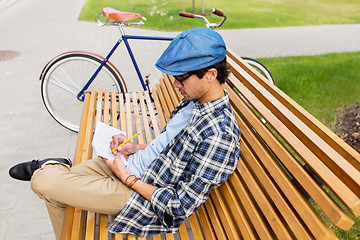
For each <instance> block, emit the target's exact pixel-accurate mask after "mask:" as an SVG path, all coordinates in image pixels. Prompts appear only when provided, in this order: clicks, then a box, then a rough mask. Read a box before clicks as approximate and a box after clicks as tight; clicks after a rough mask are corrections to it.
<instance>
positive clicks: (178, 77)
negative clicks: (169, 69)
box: [174, 73, 193, 85]
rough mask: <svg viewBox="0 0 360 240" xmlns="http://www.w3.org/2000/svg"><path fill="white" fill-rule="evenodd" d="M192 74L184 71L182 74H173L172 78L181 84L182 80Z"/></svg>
mask: <svg viewBox="0 0 360 240" xmlns="http://www.w3.org/2000/svg"><path fill="white" fill-rule="evenodd" d="M192 75H193V74H192V73H185V74H183V75H178V76H174V78H175V79H176V81H178V82H179V83H181V84H182V85H184V84H183V82H184V81H185V80H186V79H188V78H189V77H191V76H192Z"/></svg>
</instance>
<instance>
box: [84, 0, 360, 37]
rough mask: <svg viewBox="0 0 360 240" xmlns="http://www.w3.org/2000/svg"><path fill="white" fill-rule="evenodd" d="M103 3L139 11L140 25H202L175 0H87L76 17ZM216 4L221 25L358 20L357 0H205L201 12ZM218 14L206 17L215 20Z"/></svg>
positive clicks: (89, 15)
mask: <svg viewBox="0 0 360 240" xmlns="http://www.w3.org/2000/svg"><path fill="white" fill-rule="evenodd" d="M184 2H185V10H186V11H188V12H191V11H192V1H184ZM195 2H196V9H195V11H196V12H198V13H200V12H201V1H195ZM103 7H113V8H115V9H118V10H121V11H129V12H137V13H141V14H143V15H144V16H145V17H146V18H147V19H148V22H147V23H146V25H144V26H142V27H144V28H149V29H156V30H162V31H181V30H185V29H188V28H192V27H199V26H204V24H203V22H202V21H201V20H199V19H187V18H182V17H179V16H178V13H179V12H181V11H182V6H181V1H179V0H147V1H144V0H132V1H114V0H104V1H98V0H87V1H86V3H85V4H84V6H83V9H82V11H81V14H80V17H79V19H80V20H84V21H94V18H95V16H96V15H98V14H99V13H100V12H101V10H102V8H103ZM213 7H215V8H218V9H220V10H222V11H223V12H224V13H226V15H227V16H228V19H227V20H226V22H225V24H224V25H223V27H222V28H223V29H224V28H229V29H231V28H259V27H284V26H303V25H323V24H354V23H360V1H359V0H251V1H249V0H227V1H218V0H216V1H215V0H206V1H205V13H210V9H211V8H213ZM219 20H220V18H219V17H216V16H215V17H210V21H213V22H218V21H219Z"/></svg>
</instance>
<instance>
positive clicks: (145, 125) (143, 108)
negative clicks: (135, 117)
mask: <svg viewBox="0 0 360 240" xmlns="http://www.w3.org/2000/svg"><path fill="white" fill-rule="evenodd" d="M139 105H140V109H141V119H142V122H143V125H142V126H143V128H144V130H142V132H145V140H146V142H151V140H152V137H151V131H150V127H149V117H148V115H147V109H146V105H145V98H144V93H142V92H140V93H139Z"/></svg>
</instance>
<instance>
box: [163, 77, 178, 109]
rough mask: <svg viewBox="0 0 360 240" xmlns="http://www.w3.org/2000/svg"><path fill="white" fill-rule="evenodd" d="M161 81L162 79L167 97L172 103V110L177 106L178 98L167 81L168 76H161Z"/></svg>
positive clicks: (168, 80)
mask: <svg viewBox="0 0 360 240" xmlns="http://www.w3.org/2000/svg"><path fill="white" fill-rule="evenodd" d="M163 79H164V82H165V86H166V88H167V91H168V93H169V96H170V99H171V102H172V105H173V106H174V108H175V107H176V106H177V105H178V103H179V101H180V100H179V98H178V95H177V93H176V91H175V89H174V86H173V84H172V83H171V81H170V79H169V75H167V74H163Z"/></svg>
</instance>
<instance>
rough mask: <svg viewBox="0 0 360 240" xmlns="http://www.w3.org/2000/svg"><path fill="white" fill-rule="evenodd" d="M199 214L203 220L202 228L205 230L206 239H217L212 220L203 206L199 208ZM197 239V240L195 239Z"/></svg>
mask: <svg viewBox="0 0 360 240" xmlns="http://www.w3.org/2000/svg"><path fill="white" fill-rule="evenodd" d="M198 213H199V217H200V219H201V226H202V228H203V229H204V232H205V236H206V239H216V234H215V231H214V228H213V227H212V224H211V220H210V218H209V215H208V214H207V212H206V209H205V207H204V206H203V205H201V206H200V207H199V210H198ZM193 215H194V214H193ZM193 232H194V231H193ZM195 239H197V238H196V237H195Z"/></svg>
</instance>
